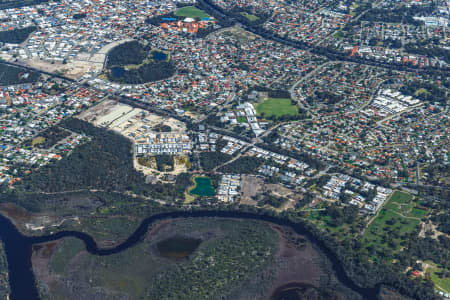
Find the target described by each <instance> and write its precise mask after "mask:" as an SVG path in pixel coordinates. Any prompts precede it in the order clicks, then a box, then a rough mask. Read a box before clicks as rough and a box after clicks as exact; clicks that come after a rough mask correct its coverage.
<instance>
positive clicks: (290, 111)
mask: <svg viewBox="0 0 450 300" xmlns="http://www.w3.org/2000/svg"><path fill="white" fill-rule="evenodd" d="M256 112H257V113H258V115H260V116H261V115H262V114H264V117H271V116H273V117H281V116H286V115H288V116H295V115H297V114H298V108H297V106H296V105H292V103H291V99H287V98H268V99H266V100H264V101H263V102H262V103H259V104H257V105H256Z"/></svg>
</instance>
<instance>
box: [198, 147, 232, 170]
mask: <svg viewBox="0 0 450 300" xmlns="http://www.w3.org/2000/svg"><path fill="white" fill-rule="evenodd" d="M231 158H232V156H231V155H229V154H225V153H222V152H220V151H216V152H200V153H199V159H200V165H201V167H202V169H203V171H211V170H212V169H214V168H215V167H217V166H220V165H221V164H223V163H225V162H227V161H229V160H230V159H231Z"/></svg>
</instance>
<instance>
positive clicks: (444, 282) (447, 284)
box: [425, 260, 450, 293]
mask: <svg viewBox="0 0 450 300" xmlns="http://www.w3.org/2000/svg"><path fill="white" fill-rule="evenodd" d="M425 263H427V264H428V265H429V266H430V267H429V268H427V269H426V270H427V271H429V272H430V274H431V280H432V281H433V282H434V283H435V284H436V285H438V286H439V287H437V286H436V288H437V289H438V290H442V291H444V292H446V293H450V277H445V278H440V277H439V276H438V275H437V274H436V273H439V272H441V271H442V268H440V267H439V266H437V265H436V264H435V263H434V262H432V261H429V260H427V261H425Z"/></svg>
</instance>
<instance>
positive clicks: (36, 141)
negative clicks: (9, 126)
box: [31, 136, 45, 147]
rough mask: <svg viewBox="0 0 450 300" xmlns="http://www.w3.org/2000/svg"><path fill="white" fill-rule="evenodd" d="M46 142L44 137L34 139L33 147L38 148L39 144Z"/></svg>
mask: <svg viewBox="0 0 450 300" xmlns="http://www.w3.org/2000/svg"><path fill="white" fill-rule="evenodd" d="M44 142H45V138H44V137H42V136H38V137H37V138H34V139H33V141H32V142H31V146H33V147H34V146H36V145H39V144H43V143H44Z"/></svg>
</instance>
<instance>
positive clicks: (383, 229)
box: [363, 191, 427, 251]
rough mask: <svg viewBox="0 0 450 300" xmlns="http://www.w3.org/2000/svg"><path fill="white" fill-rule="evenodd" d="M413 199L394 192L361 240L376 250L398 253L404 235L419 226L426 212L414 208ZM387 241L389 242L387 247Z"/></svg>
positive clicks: (407, 195) (402, 193)
mask: <svg viewBox="0 0 450 300" xmlns="http://www.w3.org/2000/svg"><path fill="white" fill-rule="evenodd" d="M412 200H413V197H412V196H411V195H410V194H408V193H404V192H400V191H395V192H394V194H393V195H392V196H391V198H390V199H389V200H388V202H387V203H386V204H385V206H384V207H383V208H382V209H381V211H380V213H379V214H378V216H377V218H376V219H375V220H373V222H372V223H371V224H370V226H369V227H368V228H367V229H366V231H365V233H364V236H363V240H364V241H365V243H366V244H367V245H368V246H374V247H375V248H376V249H381V248H386V249H387V248H390V249H391V250H392V251H398V250H399V249H400V248H401V242H402V241H404V239H405V237H404V235H405V234H408V233H411V232H413V231H414V230H415V228H416V227H417V226H418V225H419V224H420V222H421V220H420V219H422V218H423V217H425V216H426V215H427V211H426V210H423V209H419V208H416V207H414V206H415V203H414V202H413V201H412ZM388 240H391V245H390V246H389V243H388Z"/></svg>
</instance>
